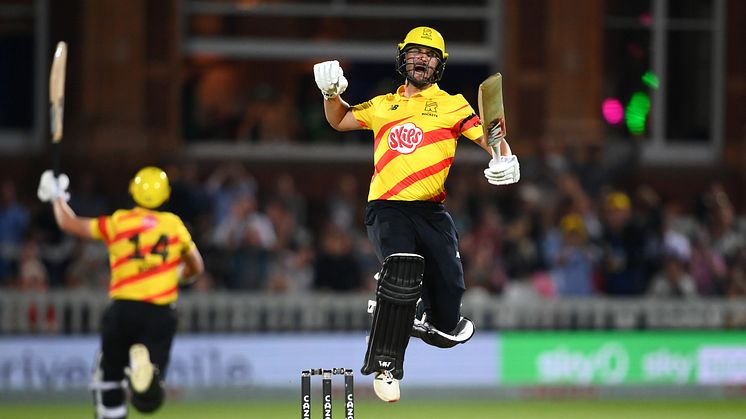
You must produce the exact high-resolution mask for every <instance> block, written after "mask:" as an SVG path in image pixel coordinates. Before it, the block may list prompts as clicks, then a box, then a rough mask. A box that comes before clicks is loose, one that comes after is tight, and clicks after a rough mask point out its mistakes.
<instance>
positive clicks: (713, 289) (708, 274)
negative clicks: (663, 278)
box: [689, 231, 728, 295]
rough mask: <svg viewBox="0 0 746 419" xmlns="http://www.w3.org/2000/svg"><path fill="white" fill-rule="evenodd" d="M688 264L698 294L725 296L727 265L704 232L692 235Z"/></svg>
mask: <svg viewBox="0 0 746 419" xmlns="http://www.w3.org/2000/svg"><path fill="white" fill-rule="evenodd" d="M689 263H690V266H691V273H692V277H693V278H694V283H695V285H696V286H697V291H698V293H699V294H701V295H725V291H726V288H727V283H726V279H727V275H728V265H727V264H726V262H725V258H724V257H723V255H721V254H720V253H719V252H717V251H715V250H714V249H713V248H712V246H711V244H710V238H709V236H708V235H707V234H706V233H705V232H704V231H696V232H695V233H694V237H693V239H692V253H691V258H690V262H689Z"/></svg>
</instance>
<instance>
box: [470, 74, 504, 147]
mask: <svg viewBox="0 0 746 419" xmlns="http://www.w3.org/2000/svg"><path fill="white" fill-rule="evenodd" d="M477 101H478V102H479V117H480V118H481V119H482V127H483V129H484V135H485V137H486V138H487V143H488V144H489V146H490V147H491V148H492V155H493V157H494V158H498V157H500V144H501V143H502V141H503V140H504V139H505V137H506V135H507V133H508V132H507V130H506V127H505V107H504V106H503V78H502V75H501V74H500V73H495V74H493V75H491V76H489V77H487V79H485V80H484V81H483V82H482V84H480V85H479V94H478V99H477Z"/></svg>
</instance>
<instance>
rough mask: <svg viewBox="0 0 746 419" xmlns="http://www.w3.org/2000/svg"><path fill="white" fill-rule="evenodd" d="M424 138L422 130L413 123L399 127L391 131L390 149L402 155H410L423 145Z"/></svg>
mask: <svg viewBox="0 0 746 419" xmlns="http://www.w3.org/2000/svg"><path fill="white" fill-rule="evenodd" d="M424 136H425V134H424V133H423V132H422V129H420V127H418V126H417V125H415V124H413V123H411V122H407V123H406V124H403V125H397V126H395V127H393V128H391V131H389V139H388V143H389V148H390V149H392V150H396V151H398V152H399V153H401V154H410V153H412V152H413V151H414V150H415V149H416V148H417V146H418V145H420V144H422V139H423V138H424Z"/></svg>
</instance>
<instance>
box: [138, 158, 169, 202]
mask: <svg viewBox="0 0 746 419" xmlns="http://www.w3.org/2000/svg"><path fill="white" fill-rule="evenodd" d="M130 194H131V195H132V198H133V199H134V200H135V202H136V203H137V205H140V206H142V207H145V208H158V207H160V206H161V205H163V203H164V202H166V200H167V199H168V197H169V196H170V195H171V186H169V184H168V176H166V172H164V171H163V170H161V169H159V168H157V167H153V166H148V167H143V168H142V169H140V171H138V172H137V173H136V174H135V177H134V178H132V181H130Z"/></svg>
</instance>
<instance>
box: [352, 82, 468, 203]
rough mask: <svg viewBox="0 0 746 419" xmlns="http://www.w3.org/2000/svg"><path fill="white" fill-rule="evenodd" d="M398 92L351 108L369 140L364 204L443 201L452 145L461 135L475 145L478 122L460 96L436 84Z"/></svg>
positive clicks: (400, 89)
mask: <svg viewBox="0 0 746 419" xmlns="http://www.w3.org/2000/svg"><path fill="white" fill-rule="evenodd" d="M403 93H404V86H400V87H399V89H397V91H396V93H393V94H392V93H389V94H386V95H381V96H376V97H374V98H373V99H371V100H369V101H367V102H364V103H361V104H359V105H356V106H353V107H352V109H351V110H352V114H353V115H354V116H355V119H357V121H358V122H359V123H360V125H361V126H362V127H364V128H365V129H369V130H371V131H373V133H374V138H375V142H374V145H373V156H374V157H373V163H374V165H375V168H374V171H373V177H372V179H371V181H370V190H369V193H368V201H373V200H379V199H380V200H395V201H433V202H443V201H444V200H445V197H446V192H445V181H446V178H447V177H448V172H449V171H450V169H451V164H452V163H453V158H454V156H455V155H456V141H457V140H458V138H459V137H460V136H461V135H463V136H465V137H467V138H469V139H470V140H472V141H474V142H479V139H480V138H481V137H482V125H481V121H480V119H479V116H477V115H476V113H475V112H474V109H473V108H472V107H471V106H470V105H469V103H468V102H467V101H466V99H464V97H463V96H462V95H451V94H448V93H447V92H445V91H443V90H441V89H440V88H439V87H438V85H437V84H433V85H432V86H430V87H429V88H427V89H426V90H423V91H422V92H420V93H418V94H416V95H414V96H412V97H410V98H406V97H404V96H402V95H403Z"/></svg>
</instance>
